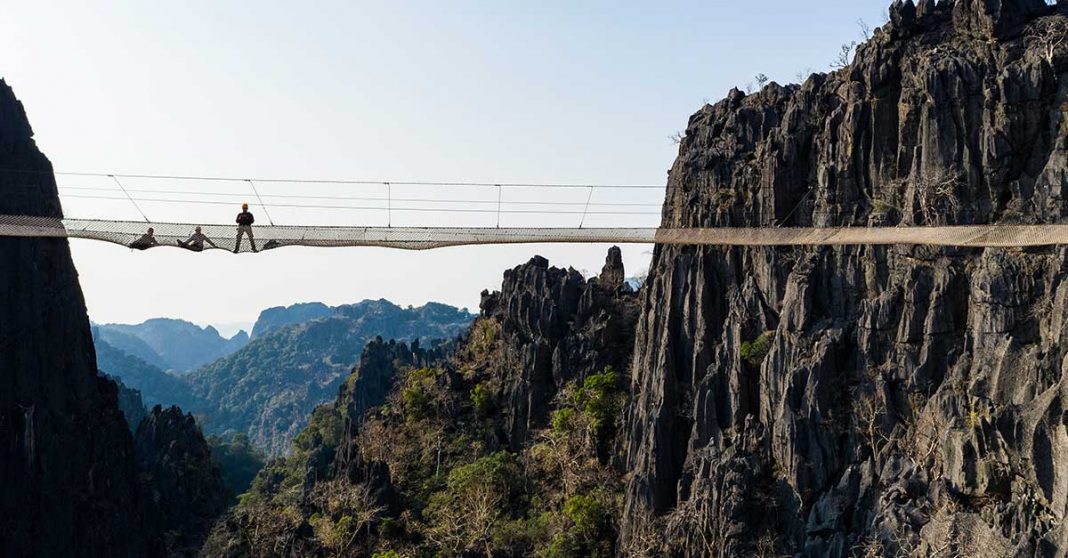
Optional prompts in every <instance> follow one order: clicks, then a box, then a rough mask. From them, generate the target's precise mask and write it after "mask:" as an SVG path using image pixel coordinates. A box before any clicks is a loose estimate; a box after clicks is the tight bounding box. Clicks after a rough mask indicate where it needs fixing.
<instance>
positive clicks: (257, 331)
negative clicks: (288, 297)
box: [252, 302, 336, 339]
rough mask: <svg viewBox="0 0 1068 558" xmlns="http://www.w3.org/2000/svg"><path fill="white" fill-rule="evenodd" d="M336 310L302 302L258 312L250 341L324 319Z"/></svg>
mask: <svg viewBox="0 0 1068 558" xmlns="http://www.w3.org/2000/svg"><path fill="white" fill-rule="evenodd" d="M335 312H336V310H335V309H334V308H333V307H331V306H327V305H325V304H323V303H322V302H302V303H299V304H293V305H290V306H275V307H274V308H268V309H266V310H264V311H263V312H260V317H259V318H257V319H256V325H254V326H252V339H256V338H259V337H263V336H264V335H265V334H267V333H269V332H271V331H274V330H277V329H279V328H283V327H285V326H289V325H295V324H299V323H301V322H306V321H309V320H314V319H317V318H325V317H327V316H330V315H332V314H334V313H335Z"/></svg>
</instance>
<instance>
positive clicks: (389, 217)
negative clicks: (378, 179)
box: [383, 182, 393, 228]
mask: <svg viewBox="0 0 1068 558" xmlns="http://www.w3.org/2000/svg"><path fill="white" fill-rule="evenodd" d="M383 184H385V185H386V227H387V228H392V227H393V185H392V184H390V183H389V182H383Z"/></svg>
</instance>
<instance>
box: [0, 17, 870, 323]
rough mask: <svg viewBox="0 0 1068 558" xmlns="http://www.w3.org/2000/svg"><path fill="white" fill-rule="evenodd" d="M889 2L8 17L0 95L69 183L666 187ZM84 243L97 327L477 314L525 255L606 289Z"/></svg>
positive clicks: (561, 255)
mask: <svg viewBox="0 0 1068 558" xmlns="http://www.w3.org/2000/svg"><path fill="white" fill-rule="evenodd" d="M888 4H889V0H860V1H858V0H849V1H846V0H828V1H823V2H797V1H796V0H766V1H764V2H738V1H731V2H727V1H703V2H666V1H665V2H655V3H654V2H607V1H605V2H574V1H567V2H564V1H548V2H525V3H519V2H504V1H497V2H467V1H450V2H444V1H438V2H429V1H420V2H333V1H319V2H314V3H312V2H307V3H301V4H299V5H298V4H297V3H293V2H280V1H260V2H255V3H252V2H247V1H232V0H231V1H224V0H210V1H208V0H193V1H187V2H170V3H162V2H144V1H133V0H131V1H96V2H75V1H50V2H30V1H15V2H8V3H5V6H4V11H5V14H4V23H5V25H4V31H3V33H0V76H2V77H4V78H6V79H7V81H8V83H9V84H10V85H11V86H12V87H13V88H14V89H15V93H16V94H17V95H18V96H19V97H20V99H21V100H22V101H23V103H24V104H25V106H26V109H27V112H28V113H29V117H30V121H31V123H32V124H33V126H34V130H35V132H36V137H37V141H38V143H39V145H40V147H41V148H42V150H44V152H45V153H46V154H47V155H48V156H49V158H50V159H51V160H52V162H53V164H54V165H55V167H56V168H57V169H58V170H64V171H89V172H113V173H128V174H138V173H145V174H183V175H223V176H237V177H246V176H247V177H265V178H266V177H300V178H349V179H371V180H396V181H400V180H427V181H477V182H491V183H495V182H522V183H557V182H579V183H601V184H663V183H664V182H665V178H666V171H667V169H668V168H669V167H670V166H671V163H672V160H673V159H674V156H675V153H676V151H677V147H676V146H675V145H673V143H672V141H671V140H670V139H669V137H670V136H671V135H672V134H673V133H675V132H676V131H679V130H681V129H683V128H685V125H686V121H687V119H688V117H689V115H690V114H692V113H693V112H695V111H696V110H697V109H699V108H700V106H701V105H702V104H703V103H704V102H706V101H711V102H714V101H716V100H718V99H720V98H721V97H723V96H724V95H725V94H726V92H727V91H728V90H729V89H730V88H731V87H733V86H739V87H744V86H745V85H746V83H749V82H752V81H753V76H755V75H756V74H758V73H764V74H766V75H767V76H769V77H770V78H771V79H773V80H776V81H779V82H782V83H786V82H794V81H796V76H797V75H798V73H799V72H805V71H807V70H811V71H823V70H825V69H826V68H827V67H828V66H829V64H830V62H831V60H832V59H833V58H834V57H835V55H836V53H837V51H838V48H839V45H841V44H842V43H844V42H849V41H852V40H855V39H857V36H858V33H859V30H858V25H857V20H858V19H864V20H865V21H867V22H868V23H870V24H871V25H872V26H876V25H879V24H881V23H882V22H883V21H884V14H885V8H886V7H887V5H888ZM71 180H74V179H70V178H65V177H62V176H61V177H60V185H61V186H64V185H65V184H69V183H70V181H71ZM293 187H294V188H296V187H297V186H293ZM277 188H281V187H276V192H279V190H278V189H277ZM356 194H359V192H357V193H356ZM422 194H425V195H451V193H442V192H430V193H429V194H427V193H425V192H424V193H422ZM482 194H486V193H485V192H483V193H480V194H479V195H482ZM538 195H539V199H556V198H555V196H558V195H560V196H562V195H565V194H561V193H557V192H544V193H540V194H538ZM650 195H651V199H653V200H655V201H659V199H660V194H659V193H657V192H655V191H654V192H651V193H650ZM250 201H252V200H250ZM77 204H78V201H77V200H73V199H71V200H68V199H66V198H64V207H65V209H66V211H67V214H68V215H69V216H72V217H78V216H88V215H85V214H79V213H78V212H77V211H76V210H84V211H89V210H91V209H92V208H91V207H88V206H84V207H83V206H78V205H77ZM223 209H225V213H226V216H227V218H231V217H230V213H236V208H235V209H233V210H231V209H229V208H223ZM223 209H219V211H223ZM202 210H203V211H206V210H205V209H203V208H189V207H186V208H184V209H181V211H202ZM117 211H118V213H119V214H116V216H118V217H121V218H129V217H132V215H130V214H129V212H130V211H131V209H130V208H128V207H125V208H122V209H121V210H117ZM146 211H147V212H148V213H150V216H152V217H154V218H155V217H156V215H158V214H162V213H163V212H167V211H169V212H171V213H173V212H174V211H175V208H173V207H172V208H166V207H155V206H150V207H146ZM212 211H216V210H215V209H212ZM654 211H655V208H654ZM279 213H282V212H279ZM169 216H173V215H169ZM274 217H276V220H280V219H289V220H290V221H291V222H295V220H297V219H301V218H302V217H303V216H302V215H299V214H291V215H285V214H281V215H274ZM363 218H364V216H362V215H345V214H335V215H332V216H331V219H333V222H335V223H339V224H340V223H345V222H351V223H352V224H368V223H366V222H358V221H359V219H363ZM408 219H409V220H408V223H410V224H416V223H420V222H421V223H423V224H435V223H438V222H440V221H435V218H434V217H433V216H427V215H417V216H410V217H409V218H408ZM184 220H200V219H192V218H190V219H184ZM205 220H207V219H205ZM211 220H216V221H217V220H218V219H211ZM262 220H263V218H262V216H261V217H260V221H262ZM610 222H611V221H605V220H601V221H599V222H598V223H595V224H597V225H606V224H609V223H610ZM655 223H656V218H655V216H654V217H652V218H651V221H650V218H647V217H637V216H621V217H619V218H618V219H617V220H616V224H619V225H630V224H642V225H648V224H655ZM514 224H519V223H514ZM72 246H73V251H74V258H75V263H76V264H77V266H78V270H79V273H80V274H81V282H82V287H83V289H84V291H85V293H86V298H87V301H88V305H89V311H90V316H91V317H92V318H93V319H94V320H96V321H99V322H136V321H141V320H143V319H146V318H150V317H157V316H167V317H179V318H184V319H188V320H190V321H193V322H197V323H201V324H208V323H232V322H251V321H253V320H254V319H255V318H256V316H257V314H258V313H259V311H260V310H261V309H263V308H266V307H269V306H275V305H283V304H292V303H295V302H304V301H323V302H327V303H330V304H341V303H348V302H356V301H359V300H362V299H365V298H388V299H390V300H393V301H395V302H397V303H400V304H404V305H407V304H414V305H419V304H422V303H425V302H427V301H431V300H433V301H440V302H445V303H449V304H454V305H457V306H461V307H464V306H466V307H469V308H471V309H472V310H475V309H476V308H477V306H478V300H479V293H480V292H481V291H482V290H483V289H494V288H497V287H499V285H500V279H501V273H502V271H503V270H504V269H506V268H508V267H513V266H515V265H517V264H519V263H522V262H524V261H526V260H527V259H529V258H530V257H531V256H532V255H533V254H536V253H537V254H541V255H544V256H546V257H547V258H549V259H550V261H551V262H552V263H553V264H555V265H561V266H573V267H575V268H576V269H579V270H588V271H591V272H595V271H597V270H599V269H600V266H601V265H602V263H603V260H604V254H605V251H606V249H607V246H541V245H537V246H532V245H527V246H504V247H464V248H450V249H443V250H437V251H432V252H404V251H392V250H383V249H374V248H346V249H310V248H308V249H306V248H287V249H283V250H279V251H277V252H273V253H265V254H259V255H256V256H253V255H244V254H243V255H240V256H234V255H232V254H224V253H203V254H191V253H182V252H179V251H177V250H155V251H148V252H132V251H130V250H128V249H125V248H122V247H119V246H113V245H109V244H103V243H93V242H89V241H72ZM649 251H650V247H649V246H629V247H625V248H624V259H625V263H626V265H627V266H628V271H629V272H630V273H632V274H633V273H637V272H639V271H641V270H642V269H644V268H645V267H646V266H647V262H648V257H649Z"/></svg>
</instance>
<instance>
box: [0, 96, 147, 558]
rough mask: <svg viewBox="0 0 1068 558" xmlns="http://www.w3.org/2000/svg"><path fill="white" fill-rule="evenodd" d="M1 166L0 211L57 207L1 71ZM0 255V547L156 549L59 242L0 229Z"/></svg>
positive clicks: (59, 553) (45, 212) (45, 211)
mask: <svg viewBox="0 0 1068 558" xmlns="http://www.w3.org/2000/svg"><path fill="white" fill-rule="evenodd" d="M0 168H2V169H4V172H2V173H0V214H26V215H38V216H50V217H59V216H60V215H61V212H60V205H59V197H58V195H57V192H56V185H55V180H54V178H53V176H52V166H51V164H50V163H49V162H48V159H46V158H45V156H44V155H42V154H41V152H40V151H39V150H38V149H37V146H36V145H35V143H34V141H33V139H32V131H31V129H30V125H29V123H28V121H27V119H26V115H25V113H24V111H23V108H22V105H21V104H20V103H19V102H18V101H17V100H16V99H15V96H14V94H13V93H12V91H11V89H10V88H9V87H8V86H7V84H6V83H4V82H3V81H2V80H0ZM14 171H25V172H14ZM0 262H2V264H0V486H2V487H3V488H2V489H0V518H2V519H0V521H2V525H0V556H35V557H49V556H56V557H67V556H129V557H131V558H133V557H144V556H157V555H161V554H162V546H161V541H160V539H159V537H158V530H157V529H155V528H154V527H153V525H152V519H151V517H152V513H150V512H151V506H150V505H149V504H148V503H147V502H146V498H145V497H144V495H143V493H142V490H141V485H140V484H139V482H138V474H137V469H136V462H135V459H134V455H133V441H132V438H131V435H130V432H129V431H128V430H127V425H126V421H125V420H124V419H123V416H122V413H121V411H120V410H119V406H118V402H117V391H116V387H115V384H113V383H112V382H111V381H110V380H108V379H106V378H103V377H101V376H98V375H97V371H96V362H95V356H94V354H93V346H92V339H91V337H90V333H89V320H88V318H87V316H86V312H85V303H84V300H83V298H82V293H81V289H80V287H79V286H78V277H77V273H76V272H75V270H74V265H73V264H72V262H71V258H70V251H69V248H68V245H67V241H66V240H65V239H31V238H0Z"/></svg>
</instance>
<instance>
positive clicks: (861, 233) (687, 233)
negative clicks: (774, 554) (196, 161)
mask: <svg viewBox="0 0 1068 558" xmlns="http://www.w3.org/2000/svg"><path fill="white" fill-rule="evenodd" d="M196 227H200V228H201V234H202V235H203V236H202V237H200V238H201V240H200V241H194V242H192V243H187V244H186V245H185V246H182V243H186V242H187V241H188V240H189V239H190V238H191V237H193V235H194V232H195V229H196ZM149 228H151V229H153V230H152V234H151V235H150V236H149V235H148V234H147V230H148V229H149ZM251 230H252V238H251V239H250V238H249V237H248V235H244V238H242V239H240V241H239V240H238V227H237V226H235V225H197V224H193V223H146V222H141V221H109V220H94V219H57V218H47V217H29V216H20V215H0V237H43V238H49V237H51V238H84V239H92V240H101V241H105V242H111V243H114V244H119V245H122V246H128V247H131V248H137V249H149V248H157V247H165V246H170V247H175V248H180V249H191V250H194V251H200V249H201V247H202V249H206V250H210V249H221V250H229V251H235V250H236V251H241V252H247V251H253V250H259V251H262V250H272V249H276V248H280V247H284V246H313V247H345V246H379V247H388V248H401V249H407V250H427V249H432V248H442V247H446V246H466V245H476V244H530V243H615V244H651V243H657V244H676V245H703V246H835V245H851V244H852V245H892V244H923V245H930V246H961V247H977V248H991V247H1002V248H1007V247H1028V246H1050V245H1059V244H1068V225H960V226H925V227H851V228H850V227H846V228H771V227H769V228H685V229H665V228H659V229H657V228H520V227H502V228H492V227H349V226H292V225H266V226H263V225H256V226H253V227H252V229H251ZM149 238H150V239H151V240H149ZM250 240H251V241H250Z"/></svg>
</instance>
